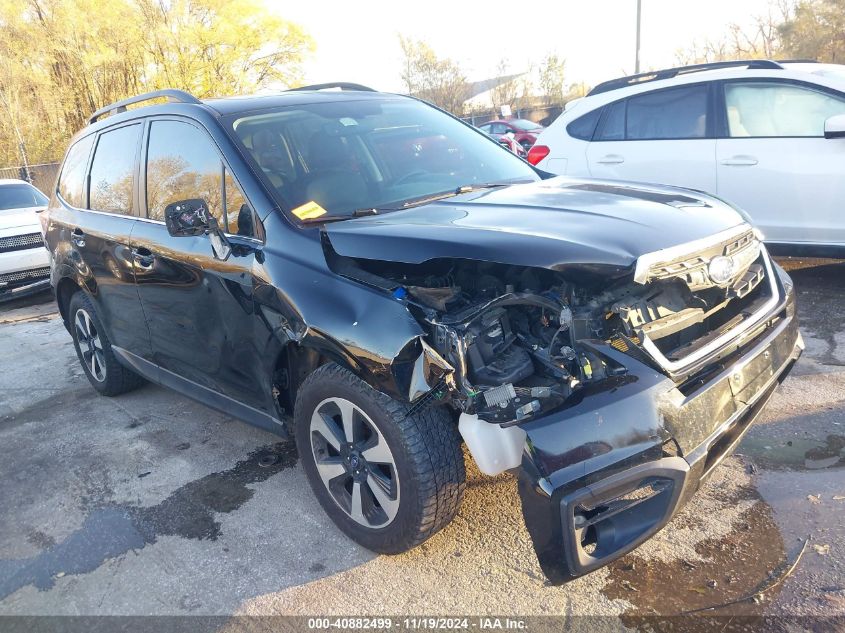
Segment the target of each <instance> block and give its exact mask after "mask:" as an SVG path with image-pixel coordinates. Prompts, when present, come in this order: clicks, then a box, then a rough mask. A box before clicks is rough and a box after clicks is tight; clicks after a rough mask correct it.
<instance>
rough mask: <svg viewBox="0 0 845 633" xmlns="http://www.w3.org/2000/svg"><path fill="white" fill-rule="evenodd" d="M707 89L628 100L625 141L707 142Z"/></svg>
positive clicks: (685, 89) (686, 88) (671, 91)
mask: <svg viewBox="0 0 845 633" xmlns="http://www.w3.org/2000/svg"><path fill="white" fill-rule="evenodd" d="M706 136H707V86H706V85H704V84H699V85H695V86H684V87H682V88H671V89H669V90H659V91H657V92H649V93H646V94H642V95H637V96H635V97H630V98H629V99H628V113H627V117H626V125H625V138H626V139H627V140H629V141H636V140H647V139H681V138H705V137H706Z"/></svg>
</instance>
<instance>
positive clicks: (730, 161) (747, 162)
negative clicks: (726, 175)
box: [720, 155, 757, 167]
mask: <svg viewBox="0 0 845 633" xmlns="http://www.w3.org/2000/svg"><path fill="white" fill-rule="evenodd" d="M720 162H721V164H722V165H727V166H743V165H744V166H746V167H750V166H752V165H756V164H757V159H756V158H754V157H753V156H744V155H739V156H731V157H730V158H726V159H725V160H723V161H720Z"/></svg>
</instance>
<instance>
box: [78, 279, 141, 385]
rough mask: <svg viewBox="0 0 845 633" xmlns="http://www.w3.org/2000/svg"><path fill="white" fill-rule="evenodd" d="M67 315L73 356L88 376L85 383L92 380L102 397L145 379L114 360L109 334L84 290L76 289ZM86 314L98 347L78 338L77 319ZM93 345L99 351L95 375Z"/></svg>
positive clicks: (80, 334)
mask: <svg viewBox="0 0 845 633" xmlns="http://www.w3.org/2000/svg"><path fill="white" fill-rule="evenodd" d="M67 314H68V323H69V325H70V332H71V336H72V337H73V347H74V348H75V349H76V356H77V358H79V363H80V365H82V369H83V370H84V371H85V375H86V376H87V377H88V382H90V383H91V386H92V387H94V389H96V390H97V391H98V392H100V393H101V394H102V395H104V396H118V395H120V394H122V393H126V392H128V391H132V390H133V389H137V388H138V387H140V386H141V385H143V384H144V383H145V382H146V381H145V380H144V379H143V378H141V376H139V375H138V374H136V373H135V372H133V371H131V370H130V369H127V368H126V367H124V366H123V365H121V364H120V361H118V360H117V357H116V356H115V355H114V351H113V350H112V348H111V342H110V341H109V337H108V335H107V334H106V331H105V329H104V328H103V325H102V322H101V321H100V315H99V314H98V313H97V310H96V308H94V304H93V303H92V302H91V300H90V299H89V298H88V296H87V295H86V294H85V293H84V292H82V291H80V292H77V293H76V294H74V295H73V296H72V297H71V299H70V303H69V304H68V312H67ZM85 315H87V317H88V319H90V324H91V328H92V329H90V332H91V333H93V334H94V335H95V336H96V339H97V340H98V341H99V346H96V345H95V346H89V345H88V343H87V341H85V340H81V339H82V336H83V332H82V331H81V330H80V328H79V327H78V326H77V319H81V320H82V322H85V320H86V319H85ZM83 327H84V326H83ZM95 348H96V349H97V350H98V354H97V358H96V360H95V367H96V371H97V374H98V375H95V373H94V371H92V369H91V364H90V358H91V356H90V355H91V354H92V353H93V352H92V349H95ZM86 357H87V358H86ZM100 370H102V371H100Z"/></svg>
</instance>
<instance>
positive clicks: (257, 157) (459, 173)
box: [230, 99, 539, 220]
mask: <svg viewBox="0 0 845 633" xmlns="http://www.w3.org/2000/svg"><path fill="white" fill-rule="evenodd" d="M230 124H231V126H232V129H233V130H234V132H235V136H236V137H237V139H238V140H239V141H240V142H241V144H242V145H243V146H244V148H245V149H246V154H247V155H248V156H249V157H250V158H251V159H252V160H254V161H255V163H256V165H257V166H258V167H259V169H260V171H261V172H262V173H263V175H264V177H265V179H266V181H267V182H268V183H269V184H270V186H271V187H272V189H273V190H274V191H275V193H276V194H277V197H278V200H279V203H280V204H281V206H282V208H284V209H287V210H290V211H291V212H292V213H293V214H294V215H296V216H297V217H299V218H300V219H302V220H309V219H314V218H319V217H321V216H326V217H329V216H332V217H337V216H341V217H344V216H352V215H353V214H354V213H355V212H356V211H359V212H360V211H361V210H365V209H378V210H379V212H382V211H388V210H392V209H397V208H401V207H402V206H403V205H407V204H410V203H411V201H414V200H421V199H423V198H425V197H428V196H434V195H437V194H441V193H445V192H449V191H457V189H458V188H459V187H473V186H481V185H488V184H500V183H512V182H527V181H534V180H539V176H538V175H537V173H536V172H535V171H534V170H533V169H532V168H531V167H530V166H529V165H528V164H527V163H525V162H524V161H522V160H521V159H519V158H517V157H516V156H514V155H513V154H512V153H511V152H509V151H507V150H506V149H504V148H501V147H499V146H498V144H497V143H494V142H491V141H490V140H489V138H488V137H486V136H484V135H483V134H480V133H478V132H477V131H475V130H474V129H473V128H471V127H469V126H467V125H465V124H463V123H461V122H460V121H457V120H455V119H453V118H452V117H450V116H448V115H446V114H444V113H442V112H440V111H439V110H436V109H435V108H432V107H431V106H428V105H426V104H424V103H421V102H419V101H415V100H412V99H384V100H374V99H366V100H361V101H351V100H346V99H343V100H339V101H335V102H331V103H312V104H305V105H296V106H288V107H280V108H277V109H274V110H272V111H264V112H261V113H260V114H254V115H249V116H243V115H241V116H238V117H232V118H231V120H230Z"/></svg>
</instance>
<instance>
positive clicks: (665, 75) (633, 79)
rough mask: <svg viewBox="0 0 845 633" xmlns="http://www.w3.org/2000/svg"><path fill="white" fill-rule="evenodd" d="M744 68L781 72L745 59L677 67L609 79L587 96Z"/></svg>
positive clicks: (772, 64) (776, 67)
mask: <svg viewBox="0 0 845 633" xmlns="http://www.w3.org/2000/svg"><path fill="white" fill-rule="evenodd" d="M742 66H745V67H747V68H749V69H753V70H783V66H781V65H780V64H779V63H778V62H775V61H772V60H770V59H746V60H736V61H729V62H710V63H707V64H692V65H691V66H678V67H677V68H666V69H664V70H653V71H651V72H647V73H640V74H638V75H629V76H628V77H620V78H619V79H611V80H610V81H605V82H603V83H600V84H599V85H598V86H596V87H595V88H593V89H592V90H590V92H589V93H587V96H590V95H597V94H601V93H602V92H610V91H611V90H618V89H619V88H627V87H628V86H634V85H636V84H641V83H645V82H648V81H657V80H659V79H671V78H672V77H677V76H678V75H685V74H687V73H696V72H701V71H703V70H716V69H719V68H738V67H742Z"/></svg>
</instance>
